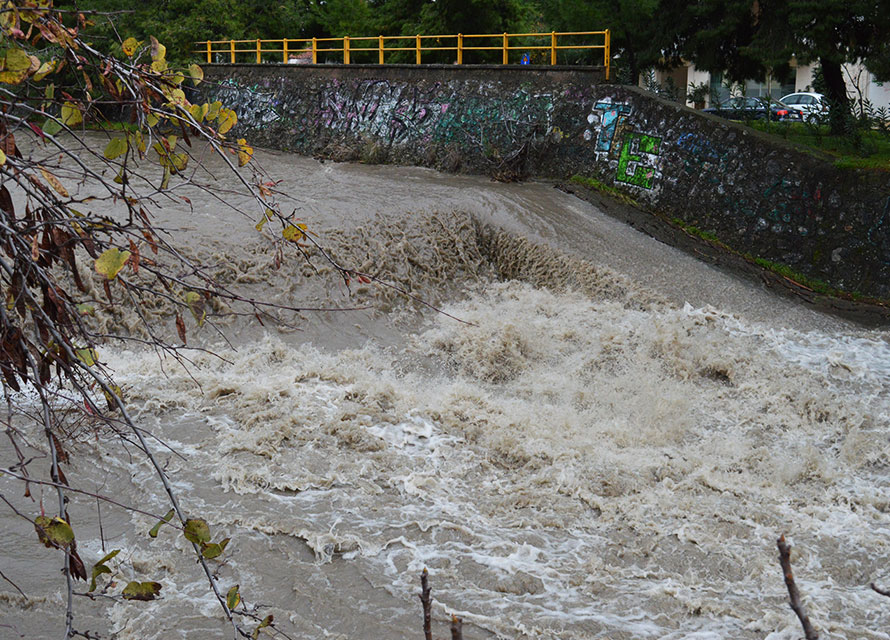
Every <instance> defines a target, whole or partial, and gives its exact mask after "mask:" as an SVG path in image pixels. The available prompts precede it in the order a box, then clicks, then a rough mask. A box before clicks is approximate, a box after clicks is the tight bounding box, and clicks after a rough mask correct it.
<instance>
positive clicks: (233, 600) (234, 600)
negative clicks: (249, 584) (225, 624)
mask: <svg viewBox="0 0 890 640" xmlns="http://www.w3.org/2000/svg"><path fill="white" fill-rule="evenodd" d="M238 586H239V585H237V584H236V585H235V586H234V587H232V588H231V589H229V592H228V593H227V594H226V606H227V607H228V608H229V611H232V610H234V609H235V607H237V606H238V605H239V604H240V603H241V594H240V593H238Z"/></svg>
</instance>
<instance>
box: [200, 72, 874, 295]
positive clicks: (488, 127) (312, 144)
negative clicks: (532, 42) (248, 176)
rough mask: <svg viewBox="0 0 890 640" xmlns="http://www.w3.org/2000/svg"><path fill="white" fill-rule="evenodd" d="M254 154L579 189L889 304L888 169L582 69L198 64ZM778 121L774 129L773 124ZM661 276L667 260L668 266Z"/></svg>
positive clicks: (794, 274) (807, 279) (806, 280)
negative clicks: (860, 165)
mask: <svg viewBox="0 0 890 640" xmlns="http://www.w3.org/2000/svg"><path fill="white" fill-rule="evenodd" d="M205 79H206V82H205V83H204V84H203V85H202V91H203V94H204V95H203V96H202V97H203V99H208V100H221V101H222V102H223V103H225V104H226V105H227V106H230V107H231V108H233V109H235V111H236V112H237V114H238V125H237V128H236V129H235V132H234V133H236V134H237V135H238V136H244V137H246V138H247V139H248V140H250V141H251V142H252V143H253V144H255V145H260V146H268V147H272V148H277V149H282V150H287V151H293V152H297V153H301V154H306V155H315V156H319V157H325V158H331V159H334V160H344V161H347V160H348V161H362V162H372V163H395V164H409V165H420V166H428V167H435V168H437V169H440V170H444V171H451V172H467V173H482V174H488V175H492V176H493V177H495V178H497V179H504V180H509V179H519V178H528V177H533V178H547V179H556V180H568V179H570V178H574V179H575V181H576V183H583V184H586V185H587V186H588V187H589V188H593V189H595V190H598V191H600V192H604V193H607V194H612V195H614V196H617V197H618V198H620V199H622V200H624V201H625V202H629V203H631V204H632V205H633V206H634V207H636V208H638V209H640V210H642V211H645V212H648V213H649V214H651V215H653V216H657V217H658V218H660V219H661V220H662V221H666V222H668V223H670V224H672V225H674V226H676V227H677V228H680V229H683V230H684V231H685V232H686V233H688V234H691V235H694V236H697V237H699V238H701V239H702V241H703V242H709V243H711V244H712V245H714V244H716V245H719V246H720V247H722V248H724V249H725V250H727V251H729V252H733V253H734V254H736V255H737V256H743V257H745V258H746V259H748V260H751V261H756V262H758V263H760V264H761V265H763V266H766V267H767V268H771V269H773V270H774V271H776V270H778V271H779V272H780V273H785V274H786V275H787V276H788V278H789V280H792V281H795V282H797V281H800V283H801V284H803V285H804V287H805V288H807V287H809V288H814V287H815V288H816V290H817V292H818V291H819V290H820V289H824V290H826V291H828V290H831V289H836V290H839V291H842V292H845V293H846V294H848V295H853V296H856V297H864V298H876V299H890V172H888V171H875V170H858V169H847V168H838V167H837V166H835V165H834V164H833V163H832V161H831V159H830V158H828V157H823V156H821V155H819V154H816V153H813V152H811V151H808V150H804V149H802V148H799V147H797V146H795V145H791V144H788V143H785V142H784V141H783V140H781V139H780V138H778V137H776V136H767V135H765V134H761V133H759V132H757V131H753V130H751V129H750V128H747V127H744V126H741V125H738V124H734V123H730V122H727V121H724V120H721V119H718V118H715V117H711V116H707V115H704V114H701V113H699V112H696V111H694V110H692V109H689V108H687V107H685V106H682V105H679V104H677V103H673V102H667V101H665V100H661V99H659V98H657V97H655V96H653V95H651V94H649V93H647V92H645V91H642V90H640V89H637V88H635V87H627V86H619V85H610V84H606V83H604V81H603V77H602V71H601V70H597V69H585V68H578V67H525V66H523V67H516V66H513V67H500V66H491V67H487V66H473V67H469V66H467V67H464V66H456V65H442V66H423V67H417V66H413V65H385V66H378V65H350V66H340V65H337V66H333V65H306V66H302V65H269V64H266V65H207V66H206V67H205ZM776 126H780V125H776ZM665 268H669V265H665Z"/></svg>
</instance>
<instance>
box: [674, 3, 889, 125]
mask: <svg viewBox="0 0 890 640" xmlns="http://www.w3.org/2000/svg"><path fill="white" fill-rule="evenodd" d="M679 24H680V25H681V27H680V31H679V38H678V50H679V53H681V54H683V55H684V56H685V57H686V58H687V59H690V60H694V61H695V63H696V65H697V66H699V67H701V68H703V69H707V70H710V71H725V72H726V73H727V75H728V76H729V77H730V78H732V79H735V80H744V79H747V78H756V79H759V78H763V77H764V76H765V75H766V73H768V72H769V71H771V70H779V71H781V70H783V69H787V67H788V64H789V62H790V61H791V60H792V58H796V59H797V61H798V62H799V63H803V64H807V63H818V64H819V65H820V66H821V68H822V73H823V75H824V81H825V86H826V91H827V94H828V98H829V101H830V102H831V103H832V104H833V105H835V106H836V107H838V108H836V109H834V110H833V113H834V116H833V117H832V128H834V129H837V128H841V127H842V126H843V116H844V115H845V114H846V112H847V110H848V97H847V90H846V86H845V83H844V78H843V70H842V67H843V65H844V64H845V63H853V62H859V61H861V62H863V63H865V65H866V67H867V68H868V69H869V70H870V71H871V72H872V73H874V74H875V76H876V77H877V78H878V79H879V80H887V79H890V47H888V46H887V42H888V39H890V12H888V11H887V10H886V6H882V3H880V2H878V1H877V0H849V1H848V0H766V1H763V2H759V1H756V0H755V1H754V2H751V1H750V0H730V1H728V2H727V1H724V0H719V1H718V0H699V1H698V2H695V3H691V4H689V5H688V8H687V10H686V12H685V13H684V15H683V19H682V20H681V21H679Z"/></svg>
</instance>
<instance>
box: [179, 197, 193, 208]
mask: <svg viewBox="0 0 890 640" xmlns="http://www.w3.org/2000/svg"><path fill="white" fill-rule="evenodd" d="M179 197H180V198H182V201H183V202H185V203H186V204H187V205H189V206H191V204H192V201H191V200H189V199H188V198H186V197H185V196H179Z"/></svg>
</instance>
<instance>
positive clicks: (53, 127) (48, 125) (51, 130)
mask: <svg viewBox="0 0 890 640" xmlns="http://www.w3.org/2000/svg"><path fill="white" fill-rule="evenodd" d="M40 128H41V129H43V133H45V134H47V135H50V136H54V135H56V134H57V133H58V132H59V131H61V130H62V125H60V124H59V121H58V120H55V119H53V118H47V119H46V120H44V121H43V126H42V127H40Z"/></svg>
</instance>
